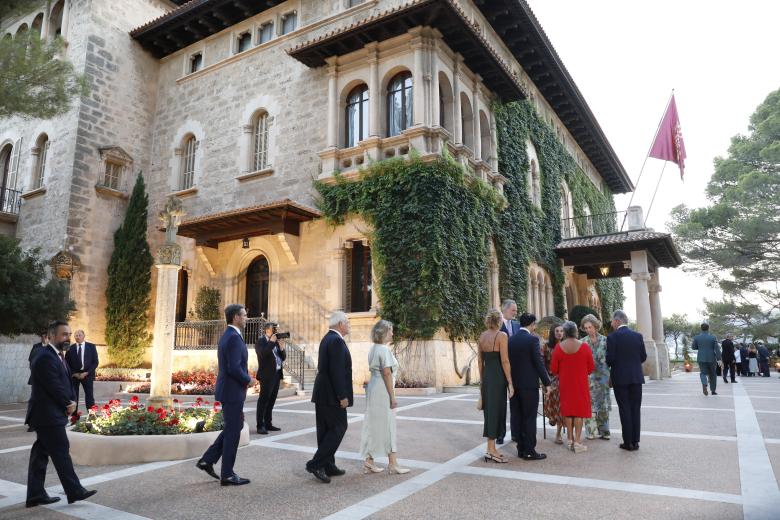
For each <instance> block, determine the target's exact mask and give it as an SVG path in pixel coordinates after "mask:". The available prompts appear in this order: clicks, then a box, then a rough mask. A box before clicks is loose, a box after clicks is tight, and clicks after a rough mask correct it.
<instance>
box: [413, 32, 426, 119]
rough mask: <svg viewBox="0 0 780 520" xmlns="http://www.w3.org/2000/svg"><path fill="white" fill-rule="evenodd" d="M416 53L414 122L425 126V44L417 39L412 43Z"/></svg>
mask: <svg viewBox="0 0 780 520" xmlns="http://www.w3.org/2000/svg"><path fill="white" fill-rule="evenodd" d="M412 51H413V53H414V70H413V71H412V89H413V90H412V100H413V105H412V112H413V113H412V121H413V124H414V125H424V124H425V70H424V67H423V42H422V39H415V40H414V41H413V42H412Z"/></svg>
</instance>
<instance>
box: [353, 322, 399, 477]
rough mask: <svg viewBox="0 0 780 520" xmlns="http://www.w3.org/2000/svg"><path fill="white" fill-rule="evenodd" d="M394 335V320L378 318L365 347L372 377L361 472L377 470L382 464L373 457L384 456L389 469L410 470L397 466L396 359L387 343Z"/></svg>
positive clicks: (396, 471)
mask: <svg viewBox="0 0 780 520" xmlns="http://www.w3.org/2000/svg"><path fill="white" fill-rule="evenodd" d="M392 339H393V324H392V323H390V322H389V321H386V320H380V321H379V322H378V323H377V324H376V325H374V328H373V329H371V341H372V342H373V343H374V344H373V345H372V346H371V349H370V350H369V351H368V368H369V369H370V370H371V380H370V381H369V382H368V386H367V387H366V414H365V417H364V419H363V434H362V436H361V439H360V453H361V456H362V457H363V458H364V459H365V461H364V462H363V473H379V472H380V471H384V468H382V467H379V466H377V465H376V464H375V463H374V457H383V456H385V455H386V456H387V458H388V459H389V462H390V463H389V464H388V466H387V470H388V472H389V473H394V474H404V473H409V470H408V469H406V468H401V467H399V466H398V459H397V452H398V449H397V446H396V435H395V412H393V409H395V408H396V407H397V406H398V402H397V401H396V399H395V375H396V373H397V372H398V361H397V360H396V359H395V356H394V355H393V353H392V352H391V351H390V349H389V348H388V347H387V344H388V343H390V341H392Z"/></svg>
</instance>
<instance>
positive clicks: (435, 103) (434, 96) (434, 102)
mask: <svg viewBox="0 0 780 520" xmlns="http://www.w3.org/2000/svg"><path fill="white" fill-rule="evenodd" d="M430 59H431V126H441V101H440V99H441V98H440V95H439V54H438V53H437V52H436V45H435V44H434V45H431V49H430Z"/></svg>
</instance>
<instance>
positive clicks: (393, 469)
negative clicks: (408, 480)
mask: <svg viewBox="0 0 780 520" xmlns="http://www.w3.org/2000/svg"><path fill="white" fill-rule="evenodd" d="M410 471H411V470H410V469H409V468H402V467H400V466H387V472H388V473H389V474H391V475H405V474H407V473H409V472H410Z"/></svg>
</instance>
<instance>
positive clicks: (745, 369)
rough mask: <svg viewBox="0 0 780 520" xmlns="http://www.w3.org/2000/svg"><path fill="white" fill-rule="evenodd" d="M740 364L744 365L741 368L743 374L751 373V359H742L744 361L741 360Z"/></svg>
mask: <svg viewBox="0 0 780 520" xmlns="http://www.w3.org/2000/svg"><path fill="white" fill-rule="evenodd" d="M740 364H741V365H742V367H741V370H742V375H743V376H746V375H748V373H749V370H750V360H748V359H743V360H742V362H741V363H740Z"/></svg>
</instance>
